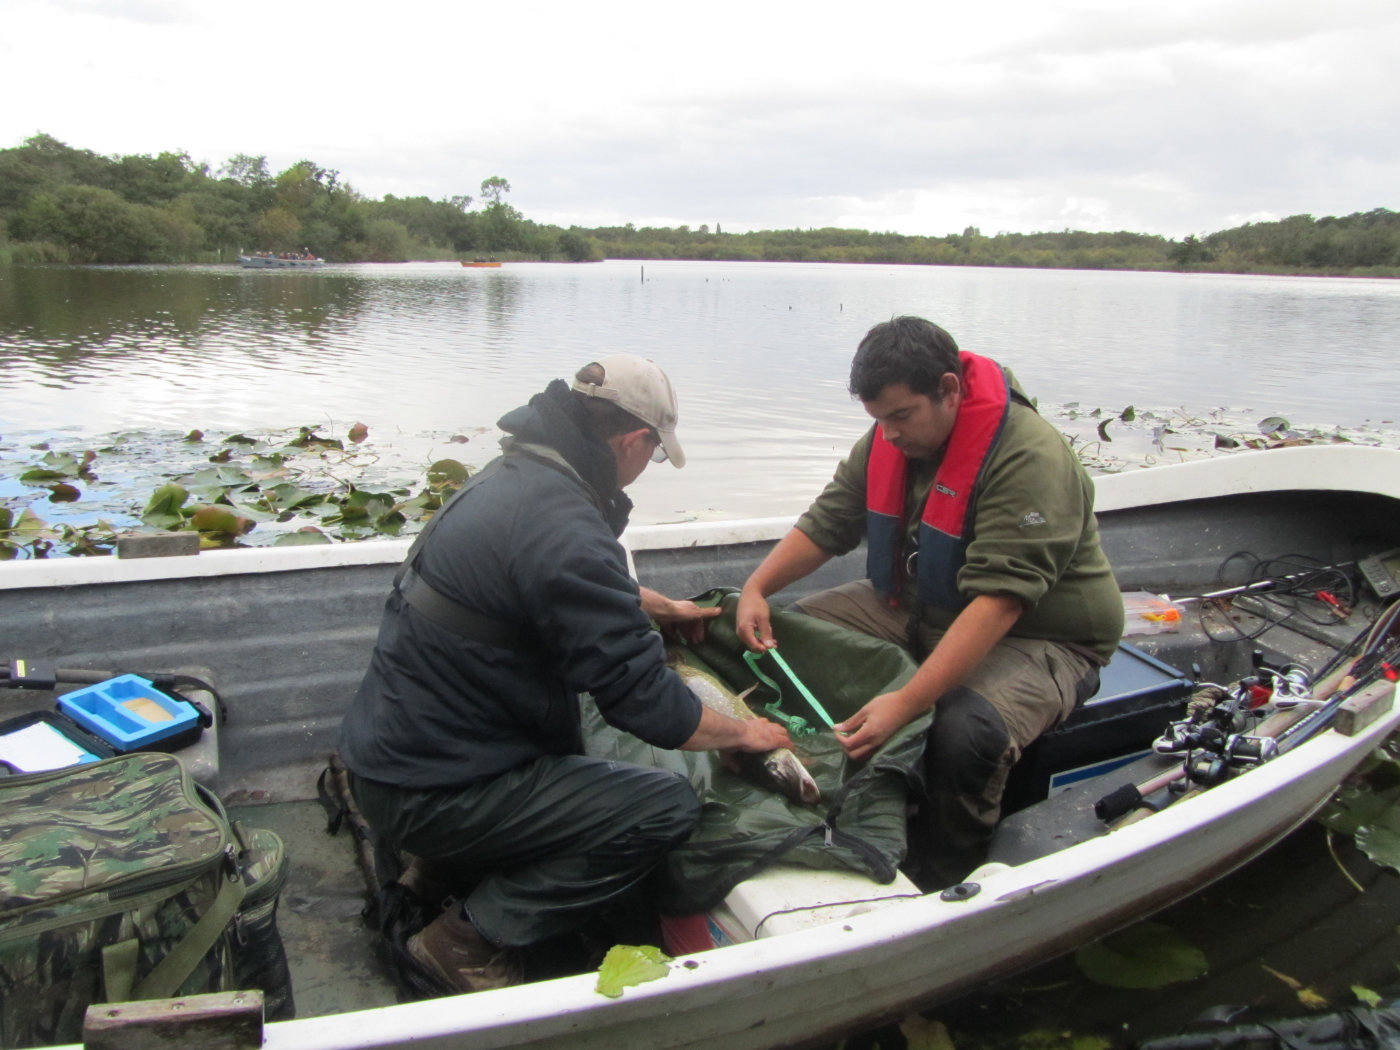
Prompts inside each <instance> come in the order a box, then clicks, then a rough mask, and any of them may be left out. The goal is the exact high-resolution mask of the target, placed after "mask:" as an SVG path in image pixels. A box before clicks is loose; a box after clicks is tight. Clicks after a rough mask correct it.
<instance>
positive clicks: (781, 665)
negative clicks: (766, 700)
mask: <svg viewBox="0 0 1400 1050" xmlns="http://www.w3.org/2000/svg"><path fill="white" fill-rule="evenodd" d="M764 656H771V657H772V658H773V662H774V663H775V664H777V666H778V670H780V671H781V672H782V673H783V674H784V675H786V676H787V679H788V681H789V682H791V683H792V684H793V685H794V686H796V687H797V691H798V693H800V694H801V696H802V699H803V700H805V701H807V705H808V706H809V707H810V708H811V709H812V710H813V711H815V712H816V713H817V715H818V716H819V717H820V718H821V720H822V721H823V722H825V723H826V724H827V726H829V727H830V728H832V729H835V728H836V723H835V722H833V721H832V720H831V716H830V715H829V714H827V713H826V708H824V707H822V705H821V704H820V703H819V702H818V701H817V698H816V697H815V696H813V695H812V691H811V690H810V689H808V688H807V686H806V685H804V684H803V682H802V679H800V678H798V677H797V675H796V674H795V673H794V672H793V669H792V668H791V667H789V666H788V662H787V661H786V660H784V659H783V658H782V656H781V655H780V654H779V652H778V650H776V649H769V650H767V651H766V652H762V653H755V652H751V651H746V652H745V653H744V663H746V664H748V665H749V670H750V671H752V672H753V673H754V677H755V678H757V679H758V680H759V681H760V682H762V683H763V684H764V685H766V686H767V687H768V688H769V689H772V690H773V691H774V692H775V693H777V694H778V699H776V700H774V701H773V702H772V703H771V704H765V705H764V707H763V710H765V711H766V712H768V714H770V715H772V716H773V719H774V721H777V722H781V723H782V724H783V725H784V726H786V727H787V731H788V732H789V733H791V734H793V735H794V736H803V735H806V734H808V733H815V732H816V730H815V729H813V728H812V727H811V726H810V725H808V724H807V720H806V719H805V718H802V717H801V716H800V715H789V714H784V713H783V712H782V711H781V710H780V709H779V707H778V705H779V704H780V703H782V699H783V687H782V686H780V685H779V684H778V683H777V682H775V681H773V679H772V678H770V677H769V676H768V675H766V674H764V673H763V672H762V671H761V670H759V667H758V661H760V660H762V659H763V657H764Z"/></svg>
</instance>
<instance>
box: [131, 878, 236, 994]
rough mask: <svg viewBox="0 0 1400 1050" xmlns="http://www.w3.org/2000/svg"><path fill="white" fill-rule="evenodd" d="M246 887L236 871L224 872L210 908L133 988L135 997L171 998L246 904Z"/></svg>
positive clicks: (132, 992)
mask: <svg viewBox="0 0 1400 1050" xmlns="http://www.w3.org/2000/svg"><path fill="white" fill-rule="evenodd" d="M246 892H247V887H246V886H244V884H243V878H242V876H241V875H239V874H238V873H237V872H233V873H227V874H225V875H224V881H223V885H222V886H221V887H220V888H219V895H218V896H217V897H215V898H214V903H212V904H211V905H209V910H208V911H206V912H205V913H204V914H203V915H201V916H200V917H199V921H198V922H197V923H195V924H194V925H193V926H192V927H190V932H189V933H187V934H185V936H184V938H183V939H182V940H181V941H180V943H179V944H177V945H175V947H174V948H172V949H170V951H169V953H168V954H167V955H166V956H165V958H164V959H162V960H161V961H160V962H158V963H156V966H155V969H153V970H152V971H151V972H150V973H148V974H146V977H145V979H144V980H142V981H141V982H140V983H139V984H137V985H136V987H135V988H133V989H132V990H131V998H132V999H168V998H170V997H171V996H172V995H174V994H175V992H176V990H177V989H178V988H179V987H180V985H182V984H184V983H185V981H186V979H187V978H188V977H189V975H190V974H192V973H193V972H194V968H195V967H196V966H198V965H199V960H200V959H203V958H204V956H205V955H207V954H208V952H209V949H210V948H212V947H213V946H214V942H215V941H217V940H218V939H219V935H220V934H222V933H223V932H224V928H225V927H226V926H228V924H229V922H230V921H231V920H232V919H233V916H234V913H235V912H237V911H238V906H239V905H240V904H242V903H243V895H244V893H246Z"/></svg>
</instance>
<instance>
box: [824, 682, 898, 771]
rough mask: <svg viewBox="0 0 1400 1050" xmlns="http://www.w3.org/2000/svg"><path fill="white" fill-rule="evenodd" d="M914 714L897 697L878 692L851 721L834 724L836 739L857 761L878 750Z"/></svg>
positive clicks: (850, 756) (896, 695)
mask: <svg viewBox="0 0 1400 1050" xmlns="http://www.w3.org/2000/svg"><path fill="white" fill-rule="evenodd" d="M915 714H916V712H911V711H909V710H908V709H907V705H906V703H905V702H904V699H903V697H901V696H900V694H898V693H881V694H880V695H879V696H877V697H876V698H875V699H874V700H871V701H870V702H869V703H868V704H866V705H865V706H864V707H862V708H861V709H860V710H859V711H857V712H856V713H855V714H853V715H852V716H851V717H850V718H848V719H846V720H845V721H844V722H838V723H836V725H835V726H834V728H835V730H836V740H837V742H838V743H839V744H840V745H841V747H842V748H843V749H844V750H845V752H846V755H847V756H848V757H849V758H851V759H854V760H856V761H860V760H861V759H866V758H869V757H870V756H871V755H873V754H874V753H875V752H876V751H878V750H879V749H880V748H881V747H882V746H883V745H884V744H885V743H886V742H887V741H888V740H889V739H890V737H892V736H894V735H895V733H897V732H899V731H900V729H902V728H903V727H904V726H905V725H906V724H907V723H908V722H910V721H912V719H913V717H914V715H915Z"/></svg>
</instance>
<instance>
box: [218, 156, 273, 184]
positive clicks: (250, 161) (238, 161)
mask: <svg viewBox="0 0 1400 1050" xmlns="http://www.w3.org/2000/svg"><path fill="white" fill-rule="evenodd" d="M219 174H220V175H222V176H224V177H225V178H228V179H232V180H233V181H234V182H236V183H238V184H239V185H240V186H248V187H250V188H251V187H255V186H263V185H266V184H267V183H269V182H271V181H272V175H271V174H270V173H269V172H268V170H267V158H266V157H265V156H262V155H258V156H256V157H255V156H253V155H252V154H249V153H235V154H234V155H233V156H232V157H230V158H229V159H228V160H226V161H224V165H223V167H221V168H220V169H219Z"/></svg>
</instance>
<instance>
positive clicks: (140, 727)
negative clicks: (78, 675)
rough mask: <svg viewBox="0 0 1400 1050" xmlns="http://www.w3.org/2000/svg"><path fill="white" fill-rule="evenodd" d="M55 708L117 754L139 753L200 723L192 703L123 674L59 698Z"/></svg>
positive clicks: (131, 675) (145, 681)
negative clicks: (120, 752) (118, 752)
mask: <svg viewBox="0 0 1400 1050" xmlns="http://www.w3.org/2000/svg"><path fill="white" fill-rule="evenodd" d="M58 709H59V710H60V711H62V712H63V713H64V714H65V715H67V716H68V717H69V718H71V719H72V720H73V721H75V722H77V723H78V724H79V725H80V726H82V727H83V728H84V729H86V730H88V731H89V732H91V733H94V734H96V735H97V736H99V737H101V738H102V739H103V740H106V741H107V742H108V743H109V744H111V745H112V746H113V747H114V748H116V749H117V750H118V751H139V750H140V749H142V748H144V747H150V746H151V745H153V744H156V743H159V742H160V741H162V740H168V739H169V738H170V737H173V736H178V735H180V734H181V733H185V732H187V731H188V730H190V729H193V728H194V727H195V726H197V725H198V724H199V712H198V711H197V710H195V708H194V706H193V705H192V704H189V703H186V702H185V701H184V700H176V699H175V698H174V697H171V696H166V695H165V694H164V693H162V692H161V691H160V690H159V689H157V688H156V687H155V686H153V685H152V684H151V683H150V682H148V681H147V680H146V679H144V678H142V677H141V676H140V675H135V674H124V675H119V676H117V677H116V678H109V679H107V681H105V682H98V683H97V684H96V685H90V686H86V687H84V688H82V689H78V690H76V691H75V692H72V693H67V694H65V695H64V696H60V697H59V698H58Z"/></svg>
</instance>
